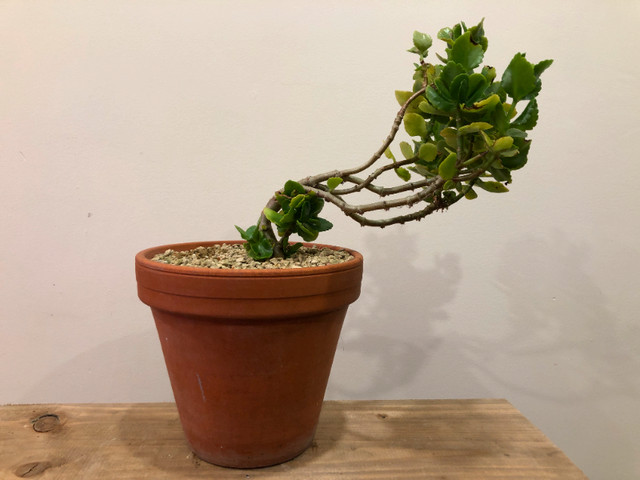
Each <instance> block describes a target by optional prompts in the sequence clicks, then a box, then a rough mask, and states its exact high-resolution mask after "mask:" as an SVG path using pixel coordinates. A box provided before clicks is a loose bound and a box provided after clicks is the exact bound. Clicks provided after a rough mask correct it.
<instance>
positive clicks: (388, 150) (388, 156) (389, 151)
mask: <svg viewBox="0 0 640 480" xmlns="http://www.w3.org/2000/svg"><path fill="white" fill-rule="evenodd" d="M384 156H385V157H387V158H390V159H391V160H394V161H395V159H396V157H395V156H394V155H393V152H392V151H391V149H389V148H387V149H386V150H385V151H384Z"/></svg>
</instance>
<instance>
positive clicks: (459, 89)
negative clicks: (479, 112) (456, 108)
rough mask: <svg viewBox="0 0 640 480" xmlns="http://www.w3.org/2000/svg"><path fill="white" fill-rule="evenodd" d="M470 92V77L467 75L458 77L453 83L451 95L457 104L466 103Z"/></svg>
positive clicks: (450, 90)
mask: <svg viewBox="0 0 640 480" xmlns="http://www.w3.org/2000/svg"><path fill="white" fill-rule="evenodd" d="M468 91H469V75H467V74H466V73H463V74H460V75H458V76H457V77H456V78H454V79H453V82H451V88H450V89H449V92H450V93H451V98H452V99H453V100H455V101H456V103H465V102H466V100H467V93H468Z"/></svg>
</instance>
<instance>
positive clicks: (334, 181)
mask: <svg viewBox="0 0 640 480" xmlns="http://www.w3.org/2000/svg"><path fill="white" fill-rule="evenodd" d="M341 183H342V179H341V178H340V177H331V178H330V179H328V180H327V188H328V189H329V191H330V192H331V191H333V190H335V189H336V187H338V185H340V184H341Z"/></svg>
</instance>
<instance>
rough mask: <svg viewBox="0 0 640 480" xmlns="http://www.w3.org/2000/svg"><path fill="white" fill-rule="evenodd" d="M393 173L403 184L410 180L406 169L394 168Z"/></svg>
mask: <svg viewBox="0 0 640 480" xmlns="http://www.w3.org/2000/svg"><path fill="white" fill-rule="evenodd" d="M393 171H394V172H396V175H398V177H400V178H401V179H402V180H404V181H405V182H408V181H409V180H411V173H410V172H409V170H407V169H406V168H402V167H397V168H394V169H393Z"/></svg>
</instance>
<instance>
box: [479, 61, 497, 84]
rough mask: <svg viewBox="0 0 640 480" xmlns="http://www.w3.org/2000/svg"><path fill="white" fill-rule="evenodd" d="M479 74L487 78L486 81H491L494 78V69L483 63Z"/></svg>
mask: <svg viewBox="0 0 640 480" xmlns="http://www.w3.org/2000/svg"><path fill="white" fill-rule="evenodd" d="M480 74H481V75H482V76H483V77H484V78H485V79H486V80H487V83H492V82H493V80H494V79H495V78H496V69H495V68H494V67H489V66H486V65H485V66H484V67H482V71H481V72H480Z"/></svg>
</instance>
